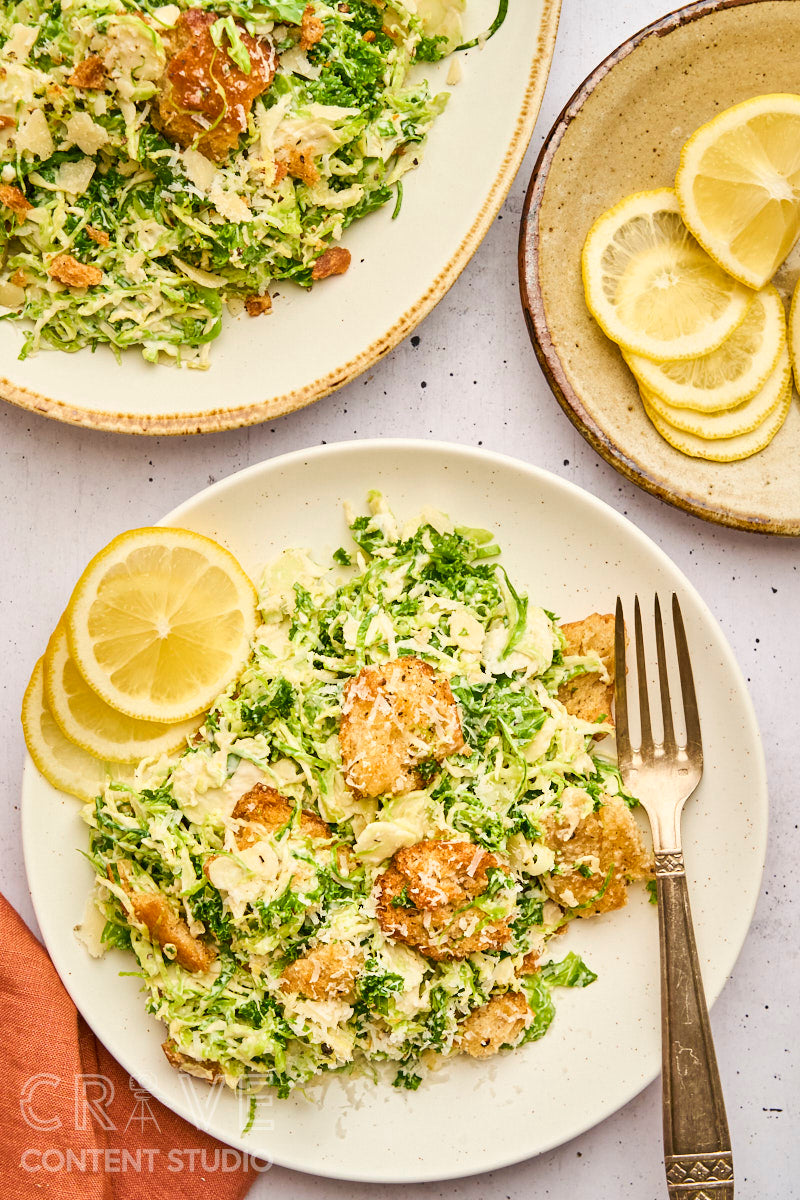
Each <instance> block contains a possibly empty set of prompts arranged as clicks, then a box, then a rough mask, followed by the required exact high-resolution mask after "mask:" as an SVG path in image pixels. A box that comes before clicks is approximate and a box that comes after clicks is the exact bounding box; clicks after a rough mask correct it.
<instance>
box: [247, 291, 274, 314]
mask: <svg viewBox="0 0 800 1200" xmlns="http://www.w3.org/2000/svg"><path fill="white" fill-rule="evenodd" d="M244 306H245V308H246V309H247V315H248V317H260V316H262V315H263V314H264V313H268V312H272V297H271V296H269V295H268V294H267V293H265V294H264V295H263V296H248V297H247V299H246V300H245V302H244Z"/></svg>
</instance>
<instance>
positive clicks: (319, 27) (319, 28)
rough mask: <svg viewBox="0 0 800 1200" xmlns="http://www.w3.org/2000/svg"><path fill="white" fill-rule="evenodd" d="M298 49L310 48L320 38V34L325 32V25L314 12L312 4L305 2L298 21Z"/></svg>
mask: <svg viewBox="0 0 800 1200" xmlns="http://www.w3.org/2000/svg"><path fill="white" fill-rule="evenodd" d="M300 30H301V34H302V36H301V38H300V49H301V50H310V49H311V47H312V46H316V44H317V42H319V41H321V40H322V35H323V34H324V32H325V26H324V24H323V23H322V21H321V20H320V19H319V17H318V16H317V15H316V13H315V12H314V5H313V4H307V5H306V6H305V9H304V10H303V16H302V19H301V21H300Z"/></svg>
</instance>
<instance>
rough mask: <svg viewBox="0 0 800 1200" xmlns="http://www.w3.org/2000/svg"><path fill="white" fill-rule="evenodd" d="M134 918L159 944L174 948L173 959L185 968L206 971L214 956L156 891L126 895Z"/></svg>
mask: <svg viewBox="0 0 800 1200" xmlns="http://www.w3.org/2000/svg"><path fill="white" fill-rule="evenodd" d="M130 901H131V908H132V909H133V915H134V918H135V919H136V920H137V921H138V922H139V923H140V924H142V925H144V926H146V928H147V931H148V933H149V934H150V937H151V938H152V939H153V941H154V942H158V944H159V945H160V946H167V945H173V946H174V947H175V962H176V963H178V964H179V965H180V966H182V967H185V968H186V970H187V971H207V970H208V968H209V967H210V966H211V964H212V962H213V961H214V959H215V958H216V955H215V953H214V951H213V950H212V949H211V948H210V947H209V946H206V945H205V944H204V943H203V942H201V941H200V940H199V939H198V938H196V937H193V936H192V934H191V933H189V928H188V926H187V925H186V922H185V921H182V920H181V919H180V917H176V916H175V914H174V913H173V911H172V909H171V907H170V905H169V902H168V901H167V900H166V898H165V897H164V896H162V895H160V894H159V893H158V892H134V893H133V894H132V895H131V896H130Z"/></svg>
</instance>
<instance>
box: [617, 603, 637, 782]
mask: <svg viewBox="0 0 800 1200" xmlns="http://www.w3.org/2000/svg"><path fill="white" fill-rule="evenodd" d="M614 668H615V678H614V725H615V728H616V737H617V761H618V764H619V768H620V770H621V771H625V770H626V769H627V768H628V767H629V766H630V763H631V758H632V756H633V755H632V751H631V733H630V728H629V725H628V683H627V678H626V671H627V665H626V662H625V616H624V614H623V611H622V600H621V599H620V597H619V596H617V608H616V612H615V614H614Z"/></svg>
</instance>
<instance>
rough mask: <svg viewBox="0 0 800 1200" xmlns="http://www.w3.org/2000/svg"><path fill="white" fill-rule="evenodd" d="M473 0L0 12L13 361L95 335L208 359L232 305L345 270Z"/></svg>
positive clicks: (115, 344) (387, 197)
mask: <svg viewBox="0 0 800 1200" xmlns="http://www.w3.org/2000/svg"><path fill="white" fill-rule="evenodd" d="M464 4H465V0H391V3H390V2H389V0H342V2H339V0H308V2H306V0H178V2H177V3H168V4H161V3H157V2H156V0H137V2H134V0H57V2H56V3H45V0H20V2H18V3H16V2H14V0H7V2H5V3H2V4H0V237H2V249H3V257H2V261H1V262H0V304H2V306H4V310H5V311H4V312H3V319H11V320H16V319H19V318H24V319H25V326H24V329H25V332H24V344H23V347H22V351H21V354H20V357H22V358H24V357H26V356H27V355H28V354H30V353H32V352H34V351H36V350H38V349H39V348H40V347H42V346H50V347H55V348H57V349H60V350H66V351H75V350H79V349H81V348H82V347H86V346H89V347H91V348H93V349H94V348H96V347H97V346H99V345H102V344H105V345H108V346H110V347H111V348H112V349H113V350H114V352H115V353H117V354H119V352H120V351H121V350H123V349H125V348H127V347H132V346H135V347H138V348H139V349H140V351H141V353H142V354H143V355H144V357H145V359H147V360H148V361H150V362H157V361H173V362H182V363H185V364H188V365H190V366H195V367H205V366H207V365H208V361H209V359H208V354H209V344H210V343H211V342H212V341H213V339H214V338H215V337H217V335H218V334H219V332H220V329H221V325H222V317H223V310H224V308H225V306H226V305H227V307H228V308H229V309H230V310H231V311H232V312H233V313H236V314H238V313H241V312H244V311H246V312H247V313H248V314H249V315H250V316H253V317H256V316H259V315H261V314H264V313H267V312H269V310H270V308H271V306H272V298H271V294H270V287H271V285H272V284H273V283H274V282H275V281H280V280H287V279H288V280H293V281H295V282H296V283H298V284H300V285H301V286H303V287H310V286H312V284H313V283H314V282H315V281H318V280H322V279H325V278H327V277H329V276H332V275H340V274H342V273H343V272H345V271H346V270H347V269H348V266H349V264H350V252H349V250H347V248H346V247H345V246H343V245H342V244H341V239H342V235H343V234H344V233H345V231H346V230H347V228H348V226H349V225H350V224H351V223H352V222H353V221H354V220H356V219H357V218H359V217H362V216H365V215H366V214H367V213H370V212H372V211H373V210H375V209H377V208H379V207H380V206H382V205H384V204H386V203H387V202H391V203H393V205H394V214H395V215H397V213H399V211H400V205H401V202H402V177H403V176H404V175H405V173H406V172H407V171H409V170H411V169H412V168H414V167H416V166H417V165H418V164H419V161H420V156H421V150H422V145H423V143H424V142H425V139H426V136H427V134H428V131H429V130H430V128H431V125H432V123H433V122H434V120H435V119H436V117H437V116H438V115H439V113H441V112H442V110H443V109H444V107H445V104H446V101H447V93H445V92H441V93H436V94H434V93H432V92H431V89H430V87H429V85H428V83H427V82H426V80H425V78H424V71H423V70H422V69H421V68H420V69H413V68H419V67H420V64H425V63H432V62H436V61H437V60H439V59H441V58H443V57H444V56H446V55H448V54H450V53H451V52H452V51H453V50H455V49H456V48H464V47H461V45H460V43H461V23H460V15H461V12H462V10H463V8H464ZM506 6H507V4H506V2H505V0H504V2H503V3H502V4H501V9H500V15H501V16H502V14H503V13H504V12H505V8H506ZM497 23H498V22H497V21H496V22H495V24H494V26H493V27H492V29H491V30H490V31H488V32H489V33H491V32H493V31H494V28H495V27H496V25H497ZM448 78H450V76H448ZM456 78H457V73H456V74H453V75H452V80H453V81H454V80H455V79H456Z"/></svg>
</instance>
